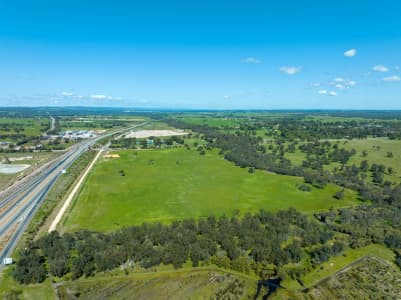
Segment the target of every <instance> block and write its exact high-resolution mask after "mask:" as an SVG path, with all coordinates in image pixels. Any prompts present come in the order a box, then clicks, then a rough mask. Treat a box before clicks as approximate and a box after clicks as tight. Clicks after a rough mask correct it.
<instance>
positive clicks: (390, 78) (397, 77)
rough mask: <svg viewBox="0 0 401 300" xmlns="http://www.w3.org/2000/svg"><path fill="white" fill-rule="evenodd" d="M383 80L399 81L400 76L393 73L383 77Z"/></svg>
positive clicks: (400, 79)
mask: <svg viewBox="0 0 401 300" xmlns="http://www.w3.org/2000/svg"><path fill="white" fill-rule="evenodd" d="M383 81H387V82H394V81H401V78H400V76H397V75H393V76H388V77H384V78H383Z"/></svg>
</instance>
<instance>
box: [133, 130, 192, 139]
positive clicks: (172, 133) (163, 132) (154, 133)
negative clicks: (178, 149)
mask: <svg viewBox="0 0 401 300" xmlns="http://www.w3.org/2000/svg"><path fill="white" fill-rule="evenodd" d="M186 134H188V133H187V132H184V131H183V130H138V131H133V132H131V133H128V134H127V135H126V136H125V138H146V137H151V136H176V135H186Z"/></svg>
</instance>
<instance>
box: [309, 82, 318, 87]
mask: <svg viewBox="0 0 401 300" xmlns="http://www.w3.org/2000/svg"><path fill="white" fill-rule="evenodd" d="M311 86H313V87H319V86H320V83H319V82H314V83H311Z"/></svg>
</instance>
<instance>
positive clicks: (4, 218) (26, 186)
mask: <svg viewBox="0 0 401 300" xmlns="http://www.w3.org/2000/svg"><path fill="white" fill-rule="evenodd" d="M147 123H148V122H143V123H140V124H137V125H134V126H130V127H126V128H122V129H117V130H113V131H110V132H107V133H105V134H103V135H100V136H98V137H95V138H91V139H88V140H84V141H82V142H80V143H77V144H76V145H74V146H72V147H70V148H69V149H68V150H67V151H66V152H65V153H64V154H63V155H61V156H59V157H57V158H56V159H54V160H53V161H51V162H50V163H48V164H46V165H45V166H44V167H42V168H40V169H39V170H38V171H36V172H35V174H33V175H32V176H29V177H28V178H26V179H25V180H23V181H21V182H20V183H18V184H17V185H13V186H12V188H11V189H10V191H7V192H3V193H2V196H0V197H1V198H0V271H1V270H2V268H3V267H4V265H3V259H4V258H6V257H9V256H10V255H11V253H12V251H13V250H14V248H15V246H16V244H17V242H18V241H19V239H20V238H21V236H22V235H23V233H24V231H25V229H26V227H27V226H28V224H29V222H30V220H31V219H32V217H33V216H34V214H35V212H36V211H37V209H38V208H39V207H40V205H41V203H42V201H43V199H44V198H45V196H46V194H47V192H48V191H49V190H50V189H51V187H52V186H53V184H54V183H55V182H56V180H57V178H58V177H59V176H62V172H61V171H62V170H65V169H67V168H68V167H69V166H70V165H71V164H72V163H73V162H74V161H75V160H76V159H77V158H78V157H79V156H80V155H81V154H82V153H84V152H85V151H87V150H88V148H89V147H91V146H93V145H94V144H95V143H96V142H98V141H99V140H100V139H103V138H105V137H108V136H111V135H114V134H122V133H123V132H125V131H127V130H131V129H133V128H136V127H140V126H143V125H145V124H147Z"/></svg>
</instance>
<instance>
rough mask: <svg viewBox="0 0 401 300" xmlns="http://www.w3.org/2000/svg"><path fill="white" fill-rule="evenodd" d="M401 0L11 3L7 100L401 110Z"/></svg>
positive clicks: (1, 16) (6, 35)
mask: <svg viewBox="0 0 401 300" xmlns="http://www.w3.org/2000/svg"><path fill="white" fill-rule="evenodd" d="M400 13H401V1H395V0H394V1H386V0H382V1H369V0H365V1H349V0H348V1H343V0H338V1H335V2H334V1H313V0H310V1H300V0H299V1H295V0H294V1H285V0H282V1H268V0H265V1H240V0H238V1H218V0H215V1H209V0H204V1H174V0H171V1H152V0H150V1H118V0H115V1H101V0H100V1H99V0H98V1H84V0H81V1H74V0H70V1H63V0H61V1H40V0H37V1H22V0H21V1H18V0H16V1H3V0H0V106H14V105H35V106H36V105H73V106H79V105H92V106H124V107H163V108H208V109H215V108H216V109H242V108H243V109H249V108H252V109H314V108H322V109H325V108H330V109H401V70H400V68H401V18H400V17H399V14H400Z"/></svg>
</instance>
